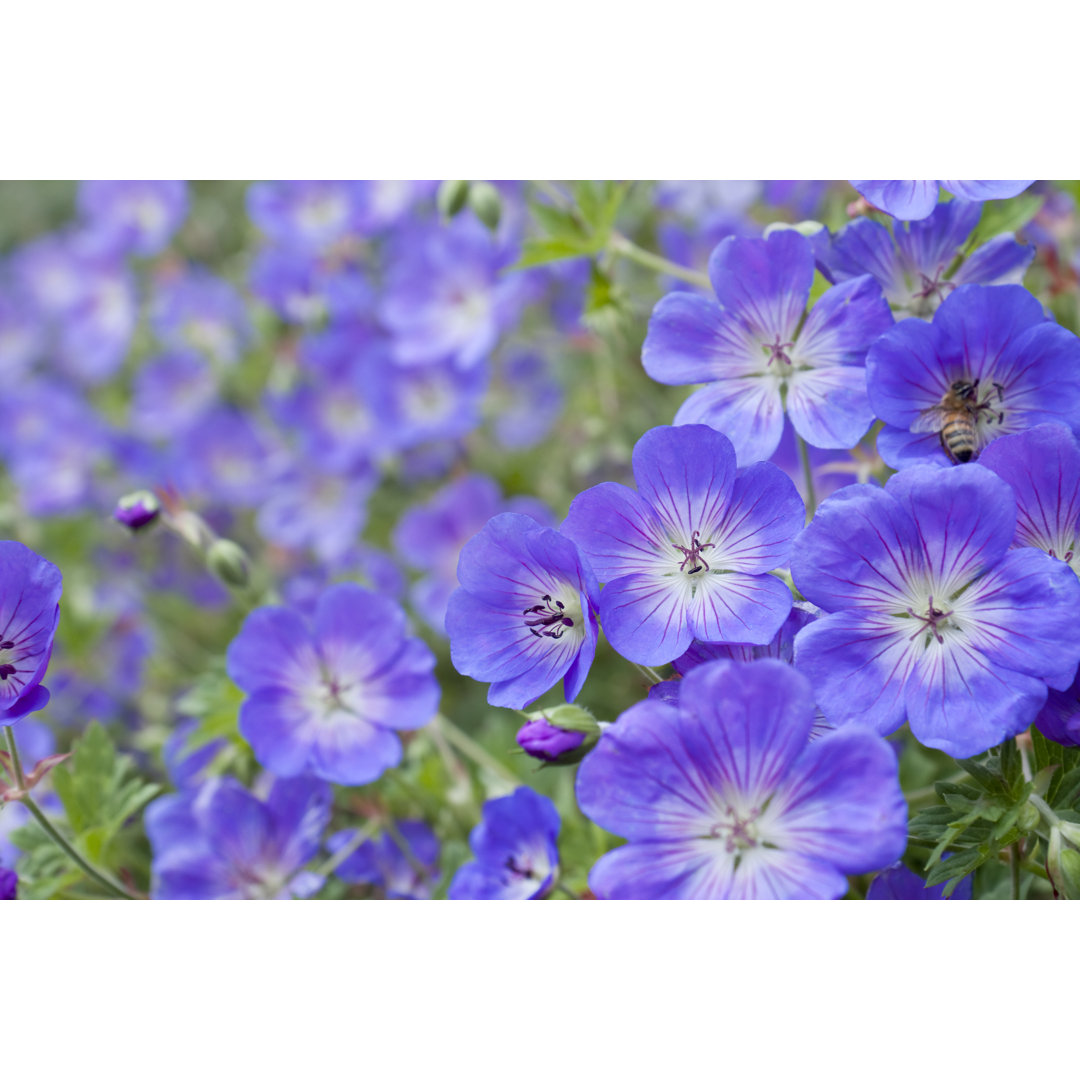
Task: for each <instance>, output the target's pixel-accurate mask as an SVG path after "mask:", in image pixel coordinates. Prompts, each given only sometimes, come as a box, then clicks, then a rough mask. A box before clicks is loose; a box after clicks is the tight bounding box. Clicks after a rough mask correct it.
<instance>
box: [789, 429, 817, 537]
mask: <svg viewBox="0 0 1080 1080" xmlns="http://www.w3.org/2000/svg"><path fill="white" fill-rule="evenodd" d="M795 441H796V442H797V443H798V444H799V458H800V459H801V461H802V468H803V480H804V481H805V482H806V520H807V521H809V520H810V519H811V518H812V517H813V516H814V514H815V513H816V512H817V505H818V503H817V495H816V494H815V493H814V470H813V469H812V468H811V466H810V448H809V447H808V446H807V445H806V440H805V439H804V438H803V437H802V436H801V435H799V434H796V435H795Z"/></svg>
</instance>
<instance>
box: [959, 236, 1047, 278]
mask: <svg viewBox="0 0 1080 1080" xmlns="http://www.w3.org/2000/svg"><path fill="white" fill-rule="evenodd" d="M1034 258H1035V245H1034V244H1019V243H1017V242H1016V240H1015V239H1014V238H1013V237H1012V236H1011V235H1005V236H995V237H994V239H993V240H990V241H988V242H987V243H985V244H983V245H982V247H980V248H978V249H977V250H975V251H973V252H972V253H971V255H969V256H968V258H966V259H965V260H964V262H963V264H962V265H961V266H960V268H959V269H958V270H957V271H956V273H955V274H953V276H952V279H953V282H954V283H955V284H957V285H969V284H970V285H1020V284H1022V283H1023V280H1024V274H1025V273H1026V272H1027V268H1028V267H1029V266H1030V265H1031V263H1032V260H1033V259H1034Z"/></svg>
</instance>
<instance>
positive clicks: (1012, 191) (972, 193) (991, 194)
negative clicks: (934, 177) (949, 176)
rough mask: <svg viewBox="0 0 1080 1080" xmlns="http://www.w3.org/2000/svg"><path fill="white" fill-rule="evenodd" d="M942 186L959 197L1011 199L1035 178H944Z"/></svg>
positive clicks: (978, 200)
mask: <svg viewBox="0 0 1080 1080" xmlns="http://www.w3.org/2000/svg"><path fill="white" fill-rule="evenodd" d="M940 183H941V186H942V187H943V188H944V189H945V190H946V191H947V192H949V194H950V195H955V196H956V197H957V198H958V199H969V200H970V201H971V202H985V201H986V200H988V199H1011V198H1012V197H1013V196H1014V195H1019V194H1020V192H1021V191H1026V190H1027V189H1028V188H1029V187H1031V185H1032V184H1034V183H1035V181H1034V180H942V181H940Z"/></svg>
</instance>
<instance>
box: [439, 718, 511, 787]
mask: <svg viewBox="0 0 1080 1080" xmlns="http://www.w3.org/2000/svg"><path fill="white" fill-rule="evenodd" d="M432 723H434V724H437V725H438V727H439V730H440V731H442V733H443V734H444V735H445V736H446V738H447V741H448V742H449V743H450V744H451V745H452V746H454V747H456V748H457V749H458V750H460V751H461V752H462V753H463V754H464V755H465V756H466V757H467V758H469V760H470V761H472V762H473V763H474V764H476V765H479V766H480V767H481V768H483V769H487V770H488V771H489V772H493V773H495V775H496V776H499V777H501V778H502V779H503V780H506V781H507V782H509V783H511V784H513V785H514V786H515V787H517V786H518V785H519V784H520V783H521V778H520V777H519V776H517V775H516V774H515V773H514V772H512V771H511V770H510V769H508V768H507V767H506V766H505V765H504V764H503V763H502V762H501V761H499V760H498V759H497V758H494V757H492V756H491V754H489V753H488V752H487V751H486V750H485V749H484V748H483V747H482V746H481V745H480V744H479V743H478V742H477V741H476V740H475V739H473V738H472V736H470V735H466V734H465V732H464V731H462V730H461V728H459V727H458V726H457V725H456V724H454V723H452V722H451V721H450V720H448V719H447V718H446V717H445V716H443V715H442V713H439V715H438V716H436V717H435V719H434V720H433V721H432Z"/></svg>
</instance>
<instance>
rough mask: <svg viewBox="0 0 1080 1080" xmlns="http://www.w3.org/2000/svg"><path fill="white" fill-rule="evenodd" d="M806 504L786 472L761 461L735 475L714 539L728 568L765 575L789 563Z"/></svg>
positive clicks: (717, 551)
mask: <svg viewBox="0 0 1080 1080" xmlns="http://www.w3.org/2000/svg"><path fill="white" fill-rule="evenodd" d="M805 520H806V507H805V506H804V505H803V501H802V499H801V498H800V497H799V493H798V491H797V490H796V488H795V485H794V484H793V483H792V481H791V478H790V477H789V476H788V475H787V473H785V472H783V471H782V470H781V469H779V468H777V467H776V466H775V465H773V464H772V463H771V462H768V461H759V462H758V463H757V464H755V465H751V466H750V467H749V468H747V469H743V470H742V471H741V472H740V473H739V474H738V476H736V478H735V485H734V488H733V490H732V492H731V498H730V500H729V502H728V504H727V506H726V508H725V510H724V515H723V517H722V519H721V520H720V522H719V523H718V524H717V526H716V531H715V532H713V533H712V534H711V535H710V537H709V539H710V540H712V542H713V543H714V544H715V548H714V551H715V553H716V558H717V562H718V563H720V564H721V565H722V566H723V567H724V568H725V569H728V570H739V571H742V572H743V573H747V574H763V573H766V572H768V571H769V570H775V569H777V567H780V566H786V565H787V562H788V560H789V558H790V557H791V545H792V542H793V541H794V539H795V537H796V536H798V535H799V533H800V532H802V529H803V524H804V522H805Z"/></svg>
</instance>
